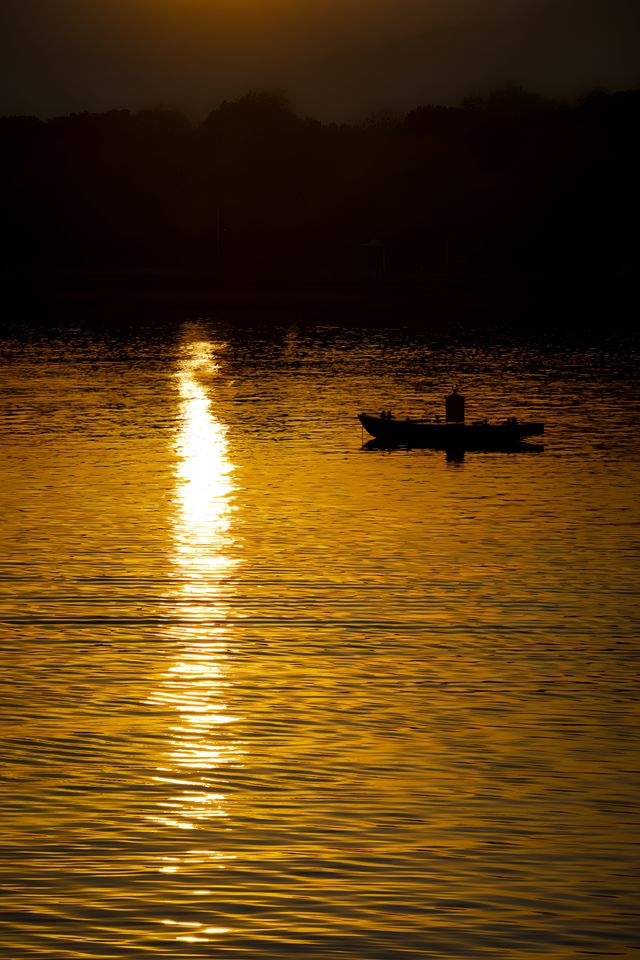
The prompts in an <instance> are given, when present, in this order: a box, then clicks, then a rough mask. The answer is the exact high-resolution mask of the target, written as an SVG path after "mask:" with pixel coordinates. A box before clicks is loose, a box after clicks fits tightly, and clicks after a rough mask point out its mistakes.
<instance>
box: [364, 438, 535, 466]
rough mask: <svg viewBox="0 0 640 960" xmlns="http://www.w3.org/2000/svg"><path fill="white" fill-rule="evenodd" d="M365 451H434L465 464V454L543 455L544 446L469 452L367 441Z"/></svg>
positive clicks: (460, 448) (517, 445) (458, 448)
mask: <svg viewBox="0 0 640 960" xmlns="http://www.w3.org/2000/svg"><path fill="white" fill-rule="evenodd" d="M362 449H363V450H383V451H384V452H385V453H391V451H393V450H400V449H402V450H414V449H417V450H425V449H426V450H433V451H435V452H440V453H444V454H445V456H446V460H447V463H453V464H456V463H464V458H465V453H502V454H505V453H543V452H544V444H543V443H527V442H525V441H520V442H517V443H512V444H510V445H509V446H500V447H490V446H486V447H484V448H483V447H477V448H475V447H474V448H473V449H472V450H467V449H466V448H465V447H464V446H453V445H452V446H433V447H423V446H418V447H413V446H411V444H406V443H395V444H392V443H388V442H386V443H385V442H384V441H383V440H367V441H366V442H365V443H363V444H362Z"/></svg>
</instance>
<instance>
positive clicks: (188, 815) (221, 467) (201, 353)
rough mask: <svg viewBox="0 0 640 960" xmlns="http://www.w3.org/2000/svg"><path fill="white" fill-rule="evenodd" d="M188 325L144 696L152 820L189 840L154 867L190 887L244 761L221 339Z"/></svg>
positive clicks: (213, 854)
mask: <svg viewBox="0 0 640 960" xmlns="http://www.w3.org/2000/svg"><path fill="white" fill-rule="evenodd" d="M188 332H190V333H191V335H190V336H187V337H185V341H184V343H183V347H182V353H183V356H182V359H181V360H180V362H179V366H178V371H177V383H178V390H179V397H180V406H181V425H180V429H179V433H178V435H177V438H176V445H175V454H176V467H175V473H176V491H175V513H174V550H173V556H172V561H173V567H174V573H175V577H176V584H177V590H176V593H175V606H174V610H173V611H172V612H173V614H174V616H173V618H172V619H173V622H172V623H171V626H170V628H169V630H168V633H167V639H169V640H170V641H171V643H172V645H174V646H175V658H174V659H173V661H172V662H171V663H170V665H169V667H168V669H167V670H166V672H165V674H164V676H163V677H162V679H161V682H160V685H159V687H158V689H157V690H156V691H155V693H154V694H153V696H152V697H151V698H150V699H151V702H152V703H153V704H154V705H155V706H156V707H159V708H160V709H161V710H162V711H163V712H166V713H168V714H169V716H173V722H171V725H170V727H169V744H168V747H167V749H166V752H165V754H164V757H163V761H162V765H161V767H160V768H158V770H157V771H156V776H155V777H154V780H155V781H156V784H166V787H167V794H166V796H165V797H164V799H163V800H161V801H160V803H159V806H160V811H158V812H156V813H155V814H154V815H153V816H152V817H151V819H152V820H153V821H154V822H155V823H156V824H158V826H159V827H161V828H164V829H165V830H166V831H168V833H169V835H170V836H171V837H172V838H173V839H174V840H175V838H176V836H177V834H176V831H177V830H184V831H192V833H191V834H190V837H192V838H193V842H191V841H190V842H189V843H188V846H187V849H186V850H185V851H184V852H182V851H181V852H178V853H173V852H172V855H170V856H164V857H163V858H162V865H161V867H160V870H161V872H162V873H181V872H182V873H184V872H188V873H189V875H190V878H192V879H193V880H194V883H195V885H196V887H197V886H198V882H199V881H200V882H201V881H202V875H203V871H205V870H206V868H207V867H208V866H209V867H210V866H211V863H212V862H215V864H216V866H218V867H219V866H220V865H221V863H223V862H224V860H225V859H228V854H224V853H223V852H221V851H220V850H217V849H216V848H215V844H213V843H211V836H212V827H214V825H215V823H216V822H217V823H219V821H220V818H225V817H227V816H228V810H227V804H226V794H225V790H224V777H223V773H222V771H223V768H225V767H228V765H229V764H234V765H236V766H237V765H238V764H240V763H241V749H240V746H239V744H238V743H237V742H236V740H235V739H234V736H233V734H232V732H231V731H232V727H233V723H234V719H235V718H234V717H232V716H230V715H229V711H228V708H227V703H226V698H225V692H226V690H227V688H228V685H229V683H230V680H229V676H228V649H229V632H228V626H227V624H226V620H227V615H228V612H229V604H230V600H229V597H230V590H231V589H232V588H231V587H230V586H229V585H228V582H227V578H228V576H229V574H230V573H231V572H232V570H233V568H234V560H233V558H232V557H231V556H230V548H231V546H232V543H233V538H232V534H231V519H232V512H233V504H232V494H233V490H234V483H233V479H232V473H233V465H232V464H231V461H230V459H229V455H228V441H227V437H226V429H225V427H224V425H223V424H222V423H221V422H220V421H219V420H218V419H217V418H216V416H215V415H214V413H213V412H212V404H211V398H210V393H211V392H212V391H213V389H214V386H215V380H216V377H217V375H218V369H219V368H218V365H217V363H216V359H215V357H216V353H217V352H218V351H219V350H220V349H221V345H217V344H214V343H211V342H208V341H206V340H204V339H201V338H198V336H197V332H198V331H197V329H196V330H192V331H188ZM194 334H195V336H194ZM174 846H175V845H174ZM165 848H166V847H165ZM183 879H186V878H183ZM194 893H196V894H198V893H199V894H202V893H206V891H203V890H201V889H194ZM173 922H174V921H171V920H167V921H166V923H169V924H170V923H173ZM195 927H198V928H200V927H201V925H200V924H195ZM207 932H215V933H221V932H223V931H221V930H219V929H216V930H215V931H207V930H201V929H198V930H197V931H194V930H189V931H188V935H186V936H179V937H178V939H182V940H185V939H186V940H189V941H194V940H195V941H197V940H202V939H205V940H206V939H207V937H206V936H205V937H202V936H201V934H206V933H207ZM196 933H197V935H196Z"/></svg>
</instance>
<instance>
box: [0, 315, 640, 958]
mask: <svg viewBox="0 0 640 960" xmlns="http://www.w3.org/2000/svg"><path fill="white" fill-rule="evenodd" d="M294 319H295V318H292V320H291V322H289V323H287V324H281V325H274V326H273V327H271V328H268V329H265V328H262V327H261V326H260V325H258V324H257V323H256V324H255V325H251V324H249V323H248V322H247V321H246V320H245V322H244V323H243V324H242V325H240V326H236V327H233V326H229V325H226V324H224V323H222V322H216V321H215V320H200V321H185V322H184V323H179V324H176V325H175V326H170V327H161V328H159V329H156V330H153V328H152V327H148V328H147V327H144V326H142V325H141V326H140V328H139V330H138V332H137V333H136V334H135V335H133V334H131V333H128V334H127V335H126V336H123V335H122V334H121V333H120V334H116V333H115V332H113V331H111V332H101V331H99V330H97V329H96V328H94V327H90V328H88V329H86V330H83V329H81V328H77V329H69V330H67V331H64V332H55V331H49V333H48V334H47V335H46V336H44V335H37V336H36V335H34V334H33V333H32V332H31V333H29V332H23V333H22V335H20V336H17V335H16V336H12V337H10V338H7V339H6V340H5V342H4V359H3V364H2V382H1V384H0V423H1V426H2V436H1V440H0V443H1V447H0V449H1V455H2V463H3V478H2V485H1V489H0V509H1V511H2V518H3V524H2V539H3V553H2V562H1V566H0V692H1V695H2V700H1V718H2V735H3V741H2V748H1V749H2V760H3V765H2V791H1V794H0V809H1V812H2V823H3V838H2V839H3V842H2V850H3V891H4V892H3V900H2V914H3V920H4V924H3V927H2V932H1V933H0V958H1V960H19V958H24V957H38V956H40V957H46V958H52V960H71V958H74V960H80V958H83V960H86V958H105V960H106V958H109V960H112V958H113V960H116V958H117V960H121V958H138V957H146V956H148V957H150V958H151V957H154V958H156V957H157V958H164V957H174V958H177V960H178V958H192V957H212V956H215V957H217V956H220V957H223V956H225V955H227V954H229V955H233V956H235V957H237V958H241V960H244V958H246V960H254V958H260V957H263V958H265V960H280V958H284V957H302V958H304V957H317V958H318V960H325V958H326V960H331V958H344V960H377V958H379V960H395V958H431V957H433V958H446V960H462V958H466V957H486V958H506V960H512V958H523V957H530V956H535V957H544V958H550V960H551V958H553V960H556V958H583V957H584V958H587V957H589V958H593V957H624V958H631V957H634V956H637V955H638V954H637V952H636V951H637V949H638V939H637V935H636V917H637V910H636V905H637V895H638V885H637V863H638V845H637V841H638V834H637V814H638V794H637V789H638V779H639V778H638V776H637V773H636V770H637V763H636V751H637V732H638V711H637V687H636V686H635V684H636V682H637V653H638V649H637V643H636V636H637V634H638V600H637V575H638V564H637V547H638V538H637V530H638V511H637V493H636V491H637V485H638V480H639V479H640V477H639V475H640V469H639V463H638V457H637V430H636V427H635V424H636V422H637V421H636V418H637V412H638V398H639V396H640V393H639V391H638V381H637V374H636V372H635V371H637V366H636V365H635V360H636V358H637V345H634V344H633V343H630V342H624V343H610V342H609V343H604V344H600V345H599V346H598V347H597V348H594V347H590V346H588V345H585V344H584V343H574V344H567V343H564V344H562V343H556V344H551V345H549V344H547V345H545V346H544V347H541V346H540V345H535V344H532V343H528V344H524V343H515V342H514V341H513V340H509V339H500V338H494V339H493V340H491V341H490V342H487V340H486V338H485V339H483V340H481V339H479V338H477V339H474V338H473V337H471V336H467V337H466V338H458V339H455V338H447V339H445V338H442V337H440V338H436V337H435V336H430V335H427V334H424V335H421V336H415V335H410V334H408V333H407V332H406V331H403V330H402V329H398V330H392V331H389V330H384V331H379V330H376V329H375V328H374V327H371V328H369V329H366V330H365V329H357V328H354V329H346V328H345V329H338V328H335V327H331V326H328V325H324V326H318V325H311V324H309V325H306V326H302V325H299V324H297V323H296V322H294ZM454 383H459V384H460V385H461V387H462V388H463V389H464V391H465V393H466V394H467V397H468V403H469V406H470V413H471V415H472V416H473V415H474V414H475V415H477V416H490V417H493V416H496V415H505V414H517V415H520V416H530V417H532V418H535V419H542V420H544V421H545V422H546V424H547V436H546V449H545V451H544V452H543V453H537V454H478V453H476V454H467V455H466V457H465V458H464V461H463V462H456V461H454V460H449V461H448V460H447V458H446V457H445V455H444V454H442V453H436V452H431V451H417V450H416V451H394V452H391V453H388V452H384V451H375V450H367V449H363V448H362V447H361V435H360V427H359V424H358V423H357V421H356V419H355V414H356V413H357V412H358V411H359V410H361V409H370V410H372V411H375V410H378V409H380V408H381V407H393V408H394V409H396V410H397V413H398V415H401V414H402V415H404V414H405V413H411V414H420V413H423V412H424V411H425V410H428V411H431V412H434V413H438V412H440V406H441V400H442V396H443V394H444V393H446V392H448V390H449V389H450V387H451V386H452V385H453V384H454Z"/></svg>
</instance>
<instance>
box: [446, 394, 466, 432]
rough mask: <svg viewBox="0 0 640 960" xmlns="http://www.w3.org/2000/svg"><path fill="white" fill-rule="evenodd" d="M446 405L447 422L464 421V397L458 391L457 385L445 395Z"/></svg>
mask: <svg viewBox="0 0 640 960" xmlns="http://www.w3.org/2000/svg"><path fill="white" fill-rule="evenodd" d="M444 407H445V412H446V419H447V423H464V397H463V396H462V394H461V393H458V388H457V387H454V389H453V393H450V394H449V396H448V397H445V400H444Z"/></svg>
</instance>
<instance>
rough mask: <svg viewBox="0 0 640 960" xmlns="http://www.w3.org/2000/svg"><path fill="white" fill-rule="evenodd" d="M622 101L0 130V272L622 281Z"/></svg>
mask: <svg viewBox="0 0 640 960" xmlns="http://www.w3.org/2000/svg"><path fill="white" fill-rule="evenodd" d="M639 170H640V92H639V91H625V92H618V93H592V94H589V95H587V96H584V97H583V98H582V99H581V100H579V101H578V102H576V103H575V104H571V105H567V104H563V103H559V102H555V101H551V100H548V99H544V98H542V97H540V96H537V95H536V94H533V93H529V92H526V91H523V90H521V89H518V88H507V89H503V90H499V91H496V92H494V93H492V94H490V95H489V96H486V97H476V98H469V99H468V100H466V101H465V102H463V103H462V105H461V106H459V107H455V108H451V107H441V106H420V107H417V108H416V109H414V110H412V111H411V112H410V113H408V114H407V115H406V116H405V117H403V118H393V117H384V116H378V117H374V118H372V119H371V120H370V121H369V122H366V123H362V124H358V125H337V124H322V123H320V122H317V121H315V120H312V119H308V118H304V119H303V118H300V117H298V116H296V115H295V114H294V113H293V111H292V110H291V108H290V106H289V104H288V102H287V100H286V98H285V97H284V96H282V95H280V94H273V93H252V94H249V95H247V96H245V97H243V98H241V99H239V100H236V101H234V102H225V103H223V104H222V105H221V106H219V107H218V108H217V109H215V110H213V112H212V113H211V114H210V115H209V116H208V117H207V119H206V120H205V121H204V122H202V123H199V124H194V123H191V122H189V121H188V120H187V119H186V118H185V117H184V116H182V115H181V114H180V113H179V112H176V111H173V110H168V109H154V110H144V111H141V112H139V113H130V112H128V111H125V110H122V111H120V110H118V111H111V112H108V113H102V114H90V113H80V114H73V115H71V116H66V117H58V118H56V119H52V120H49V121H46V122H43V121H40V120H38V119H35V118H33V117H7V118H4V119H0V194H1V203H2V210H3V214H2V221H1V226H0V230H1V234H2V244H3V260H4V263H3V266H4V267H5V268H8V269H10V270H11V269H14V268H15V269H27V270H29V269H35V270H37V269H39V268H46V269H65V270H85V269H94V268H99V269H102V270H110V269H113V270H132V271H135V270H146V269H151V270H184V269H197V270H211V271H214V272H215V271H222V272H224V271H238V272H240V273H242V272H243V271H247V272H249V273H250V272H252V271H253V272H256V271H257V272H259V271H267V272H268V271H282V272H283V273H284V274H287V273H291V274H292V275H295V274H296V273H302V272H304V271H305V270H310V269H322V270H326V271H329V272H330V273H332V274H334V275H341V274H345V275H349V276H376V275H384V274H386V275H390V276H396V277H403V276H406V277H426V278H428V277H438V276H452V277H455V276H460V277H467V276H503V275H506V276H516V277H535V276H538V275H541V274H542V275H547V276H551V275H568V274H576V273H577V274H585V275H586V274H587V273H594V272H595V273H597V274H598V275H601V276H604V277H608V278H611V279H616V278H619V277H628V276H630V275H633V274H634V272H635V271H636V269H637V264H638V257H639V240H638V237H639V235H640V228H639V214H640V205H639V202H638V200H639V190H638V176H639Z"/></svg>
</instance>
